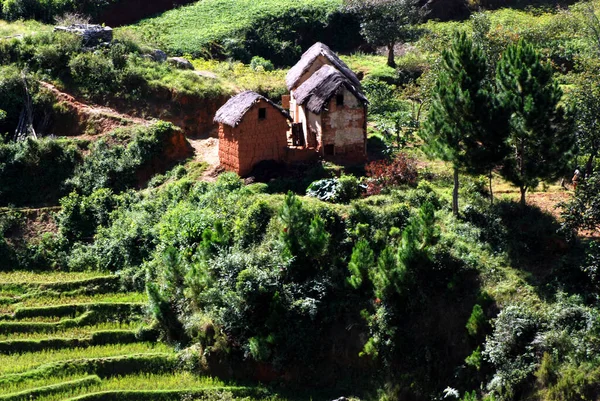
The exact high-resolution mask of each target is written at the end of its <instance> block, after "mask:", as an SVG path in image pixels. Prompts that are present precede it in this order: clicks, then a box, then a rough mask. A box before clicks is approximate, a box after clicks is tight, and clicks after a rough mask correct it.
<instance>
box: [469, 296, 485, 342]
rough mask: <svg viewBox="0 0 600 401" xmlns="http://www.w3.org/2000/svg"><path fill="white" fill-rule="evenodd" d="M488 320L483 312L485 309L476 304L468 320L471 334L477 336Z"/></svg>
mask: <svg viewBox="0 0 600 401" xmlns="http://www.w3.org/2000/svg"><path fill="white" fill-rule="evenodd" d="M486 322H487V319H486V317H485V314H484V313H483V309H482V308H481V305H479V304H475V306H473V312H471V316H470V317H469V321H468V322H467V325H466V327H467V331H468V332H469V335H470V336H472V337H475V336H476V335H478V334H480V333H481V330H482V328H483V325H484V324H485V323H486Z"/></svg>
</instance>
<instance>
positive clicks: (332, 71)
mask: <svg viewBox="0 0 600 401" xmlns="http://www.w3.org/2000/svg"><path fill="white" fill-rule="evenodd" d="M342 86H345V87H346V89H348V90H349V91H350V92H351V93H352V94H353V95H354V96H356V98H357V99H358V100H360V101H361V102H362V103H363V104H367V103H368V101H367V98H366V97H365V95H363V93H362V92H361V91H360V89H358V88H357V87H356V86H354V85H353V83H352V82H351V81H350V80H349V79H348V78H347V77H346V76H345V75H344V74H342V73H341V72H339V71H338V70H337V69H336V68H334V67H332V66H330V65H324V66H323V67H321V68H320V69H319V70H318V71H317V72H315V73H314V74H313V75H312V76H311V77H310V78H309V79H307V80H306V82H304V83H303V84H302V85H300V86H299V87H298V88H297V89H296V91H295V92H294V98H295V99H296V101H297V102H298V104H300V105H305V106H306V108H307V109H308V110H310V111H312V112H313V113H316V114H320V113H321V112H322V111H323V109H324V108H325V106H327V105H328V104H329V100H330V99H331V98H332V97H333V96H334V95H335V94H337V92H338V90H339V89H340V87H342Z"/></svg>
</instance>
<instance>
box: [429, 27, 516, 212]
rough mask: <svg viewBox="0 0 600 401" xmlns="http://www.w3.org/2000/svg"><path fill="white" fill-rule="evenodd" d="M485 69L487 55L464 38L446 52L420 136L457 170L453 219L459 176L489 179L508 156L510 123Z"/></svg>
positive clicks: (433, 153)
mask: <svg viewBox="0 0 600 401" xmlns="http://www.w3.org/2000/svg"><path fill="white" fill-rule="evenodd" d="M486 65H487V64H486V60H485V56H484V53H483V51H482V50H481V49H480V48H479V47H476V46H473V42H472V41H471V40H470V39H469V38H468V37H467V35H466V34H464V33H463V34H459V35H457V36H456V37H455V38H454V41H453V43H452V47H451V48H450V49H449V50H446V51H444V52H443V53H442V66H441V71H440V74H439V76H438V80H437V83H436V86H435V87H434V89H433V99H432V104H431V108H430V111H429V116H428V119H427V121H426V122H425V124H424V129H423V131H422V133H421V136H422V138H423V140H424V141H425V151H426V152H427V153H429V154H432V155H436V156H438V157H441V158H442V159H443V160H446V161H448V162H451V163H452V165H453V168H454V190H453V196H452V211H453V213H454V214H455V215H457V214H458V188H459V180H458V173H459V171H460V170H464V171H466V172H468V173H472V174H481V173H489V174H490V175H491V170H492V169H493V168H494V167H496V166H497V165H498V164H499V163H500V161H501V160H502V159H503V158H504V157H505V155H506V151H507V148H506V146H505V139H506V134H507V131H508V129H507V127H508V125H507V120H508V118H507V116H506V113H505V112H504V109H503V108H501V107H500V105H499V104H498V102H497V101H496V99H495V97H494V95H493V93H492V91H491V90H490V85H489V82H488V80H487V79H486V72H487V71H486ZM490 183H491V181H490ZM490 186H491V185H490Z"/></svg>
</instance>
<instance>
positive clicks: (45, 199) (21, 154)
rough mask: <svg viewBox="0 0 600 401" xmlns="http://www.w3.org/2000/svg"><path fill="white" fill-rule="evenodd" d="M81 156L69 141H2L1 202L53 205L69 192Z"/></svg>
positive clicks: (0, 153)
mask: <svg viewBox="0 0 600 401" xmlns="http://www.w3.org/2000/svg"><path fill="white" fill-rule="evenodd" d="M79 160H80V155H79V152H78V149H77V147H76V146H75V144H74V143H73V142H71V141H68V140H55V139H40V140H35V139H27V140H25V141H21V142H12V143H8V144H4V145H2V144H0V204H2V205H7V204H13V205H40V204H45V203H50V204H53V203H54V202H56V201H57V200H58V198H59V197H61V196H62V195H63V194H65V193H66V191H65V189H66V188H65V186H64V183H65V182H66V180H67V179H68V178H69V177H71V176H72V175H73V172H74V170H75V169H76V165H77V163H78V162H79Z"/></svg>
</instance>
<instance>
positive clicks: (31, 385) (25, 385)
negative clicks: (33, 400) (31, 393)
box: [0, 374, 98, 400]
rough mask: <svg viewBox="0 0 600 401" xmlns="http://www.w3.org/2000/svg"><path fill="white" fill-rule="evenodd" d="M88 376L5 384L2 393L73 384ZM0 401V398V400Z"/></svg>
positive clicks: (56, 377)
mask: <svg viewBox="0 0 600 401" xmlns="http://www.w3.org/2000/svg"><path fill="white" fill-rule="evenodd" d="M89 376H90V375H85V374H84V375H73V376H67V377H65V376H51V377H44V378H41V379H38V380H36V381H28V382H16V383H10V384H5V385H3V386H2V392H3V393H4V394H12V393H20V392H24V391H27V390H31V389H35V388H40V387H47V386H53V385H55V384H60V383H65V382H74V381H77V380H81V379H83V378H86V377H89ZM93 376H95V377H98V376H96V375H93ZM0 400H2V398H0Z"/></svg>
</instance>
